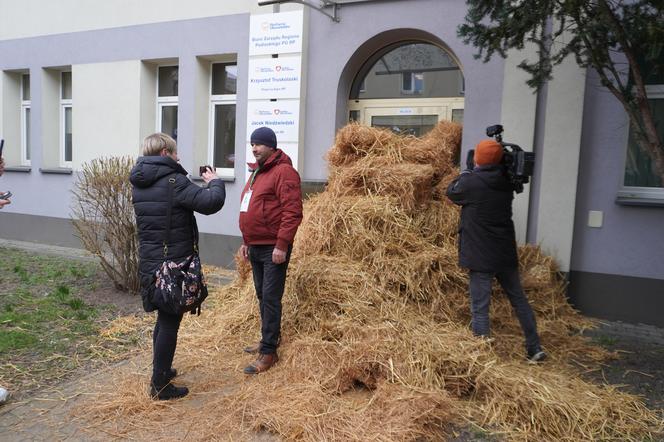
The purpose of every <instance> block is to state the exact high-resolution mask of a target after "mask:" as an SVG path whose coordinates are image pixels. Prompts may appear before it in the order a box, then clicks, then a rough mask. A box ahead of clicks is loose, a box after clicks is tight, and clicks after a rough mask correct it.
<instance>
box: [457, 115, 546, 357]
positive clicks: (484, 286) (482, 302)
mask: <svg viewBox="0 0 664 442" xmlns="http://www.w3.org/2000/svg"><path fill="white" fill-rule="evenodd" d="M501 129H502V128H501ZM487 133H488V132H487ZM489 135H492V134H490V133H489ZM503 155H504V152H503V146H502V145H501V144H500V143H499V142H498V141H495V140H492V139H486V140H482V141H480V143H479V144H478V145H477V147H476V148H475V152H474V157H473V159H474V167H472V166H470V165H469V168H468V169H466V170H464V171H463V172H462V173H461V175H459V176H458V177H457V178H456V179H455V180H454V181H452V183H450V185H449V187H448V188H447V197H448V198H449V199H450V200H451V201H452V202H453V203H454V204H457V205H459V206H461V207H462V209H461V225H460V227H459V264H460V265H461V266H462V267H466V268H468V269H469V272H470V300H471V313H472V329H473V333H474V334H475V335H476V336H484V337H487V338H488V337H489V304H490V302H491V283H492V281H493V278H494V277H496V278H497V279H498V282H499V283H500V285H501V286H502V288H503V290H504V291H505V293H506V295H507V297H508V298H509V301H510V303H511V304H512V308H513V309H514V311H515V313H516V315H517V317H518V318H519V322H520V323H521V328H522V330H523V334H524V335H525V338H526V355H527V359H528V360H529V361H532V362H539V361H542V360H544V359H545V358H546V353H544V352H543V351H542V348H541V347H540V342H539V336H538V334H537V326H536V323H535V315H534V313H533V310H532V308H531V307H530V305H529V304H528V299H527V298H526V295H525V293H524V292H523V288H522V287H521V281H520V279H519V261H518V258H517V251H516V237H515V233H514V223H513V222H512V200H513V199H514V191H515V190H516V191H518V187H517V185H516V184H515V183H513V182H512V180H510V178H509V177H508V174H507V170H506V167H504V165H503V164H501V160H503ZM469 162H470V161H469ZM470 167H472V168H470Z"/></svg>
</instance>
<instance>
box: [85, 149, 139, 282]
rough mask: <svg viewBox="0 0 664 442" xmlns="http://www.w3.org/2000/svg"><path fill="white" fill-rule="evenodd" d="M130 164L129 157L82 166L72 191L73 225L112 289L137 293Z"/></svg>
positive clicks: (136, 259)
mask: <svg viewBox="0 0 664 442" xmlns="http://www.w3.org/2000/svg"><path fill="white" fill-rule="evenodd" d="M133 164H134V159H133V158H131V157H110V158H97V159H94V160H92V161H90V162H89V163H84V164H83V170H82V171H81V172H80V174H79V177H78V181H77V182H76V184H75V185H74V189H73V190H72V193H73V194H74V204H73V207H72V212H73V216H72V223H73V224H74V228H75V229H76V232H77V233H78V235H77V236H78V237H79V238H80V239H81V242H82V243H83V247H85V249H86V250H87V251H89V252H90V253H92V254H93V255H94V256H96V257H98V258H99V261H100V263H101V266H102V268H103V270H104V272H105V273H106V274H107V275H108V276H109V278H111V280H112V281H113V284H114V285H115V288H116V289H118V290H122V291H128V292H129V293H132V294H136V293H138V290H139V279H138V238H137V236H136V219H135V217H134V208H133V206H132V201H131V190H132V187H131V183H130V182H129V173H130V171H131V168H132V166H133Z"/></svg>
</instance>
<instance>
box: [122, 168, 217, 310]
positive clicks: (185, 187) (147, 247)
mask: <svg viewBox="0 0 664 442" xmlns="http://www.w3.org/2000/svg"><path fill="white" fill-rule="evenodd" d="M169 178H175V186H174V189H173V206H172V212H171V236H170V241H169V243H168V256H167V258H168V259H169V260H175V261H178V260H181V259H184V258H186V257H187V256H189V255H191V254H192V253H193V248H194V237H195V232H197V231H198V229H197V227H196V218H195V217H194V212H199V213H202V214H205V215H210V214H213V213H215V212H218V211H219V210H220V209H221V208H222V206H223V205H224V200H225V199H226V189H225V186H224V182H223V181H221V180H212V181H211V182H210V183H209V184H208V187H207V188H202V187H200V186H197V185H196V184H194V183H192V182H191V181H189V179H188V178H187V172H186V171H185V170H184V168H183V167H182V166H181V165H179V164H178V163H176V162H175V161H174V160H173V159H172V158H170V157H162V156H147V157H140V158H138V161H137V162H136V165H135V166H134V168H133V169H132V171H131V175H130V178H129V181H131V184H132V185H133V186H134V189H133V192H132V197H133V203H134V212H135V213H136V225H137V227H138V242H139V246H138V256H139V264H138V267H139V272H140V278H141V294H142V295H143V307H144V308H145V310H146V311H152V310H155V306H154V305H152V303H150V302H149V298H150V297H149V296H146V295H147V292H148V291H149V290H152V289H153V286H154V279H155V278H154V275H155V272H156V271H157V268H158V267H159V265H161V263H162V262H163V261H164V239H165V238H166V214H167V208H168V192H169V190H168V186H169ZM146 298H147V299H146Z"/></svg>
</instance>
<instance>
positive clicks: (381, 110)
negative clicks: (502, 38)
mask: <svg viewBox="0 0 664 442" xmlns="http://www.w3.org/2000/svg"><path fill="white" fill-rule="evenodd" d="M464 88H465V84H464V78H463V73H462V72H461V69H460V67H459V64H458V63H457V62H456V60H455V59H454V57H453V56H452V55H451V54H450V53H449V52H448V51H446V50H445V49H443V48H441V47H439V46H437V45H435V44H432V43H429V42H424V41H412V40H411V41H401V42H398V43H394V44H391V45H389V46H386V47H383V48H382V49H380V50H379V51H377V52H375V53H374V54H373V55H372V56H371V57H369V59H368V60H367V61H366V62H365V63H364V64H363V66H362V67H361V68H360V70H359V71H358V73H357V75H356V76H355V79H354V80H353V83H352V86H351V90H350V97H349V100H348V121H358V122H360V123H362V124H366V125H367V126H374V127H385V128H389V129H391V130H393V131H394V132H397V133H401V134H409V135H415V136H421V135H424V134H425V133H426V132H428V131H429V130H431V128H433V126H435V125H436V123H437V122H438V121H440V120H451V121H457V122H460V123H462V122H463V108H464Z"/></svg>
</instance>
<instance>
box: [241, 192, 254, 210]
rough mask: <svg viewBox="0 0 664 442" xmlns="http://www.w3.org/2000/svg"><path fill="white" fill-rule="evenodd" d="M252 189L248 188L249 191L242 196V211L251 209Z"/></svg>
mask: <svg viewBox="0 0 664 442" xmlns="http://www.w3.org/2000/svg"><path fill="white" fill-rule="evenodd" d="M251 193H252V191H251V190H247V193H245V194H244V197H242V202H241V203H240V212H246V211H247V210H249V201H251Z"/></svg>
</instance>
